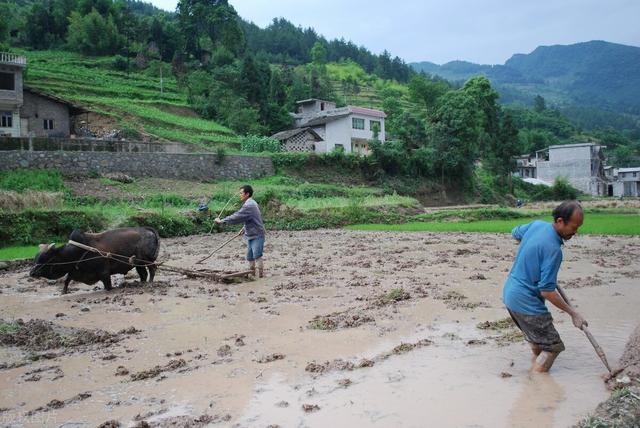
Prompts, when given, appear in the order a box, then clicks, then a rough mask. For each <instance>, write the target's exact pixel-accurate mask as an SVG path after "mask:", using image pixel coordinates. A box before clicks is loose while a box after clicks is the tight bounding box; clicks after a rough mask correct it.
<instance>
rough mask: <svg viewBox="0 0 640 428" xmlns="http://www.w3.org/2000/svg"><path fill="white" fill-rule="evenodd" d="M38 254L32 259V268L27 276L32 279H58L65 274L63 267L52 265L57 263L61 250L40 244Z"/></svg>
mask: <svg viewBox="0 0 640 428" xmlns="http://www.w3.org/2000/svg"><path fill="white" fill-rule="evenodd" d="M39 248H40V252H39V253H38V254H36V256H35V258H34V259H33V263H34V264H33V267H32V268H31V271H30V272H29V276H31V277H33V278H47V279H58V278H61V277H63V276H64V275H65V274H66V271H64V269H60V268H61V267H63V266H64V265H63V266H59V265H54V264H53V263H56V262H59V261H60V260H59V259H60V257H59V254H60V251H61V248H56V244H48V245H47V244H40V246H39Z"/></svg>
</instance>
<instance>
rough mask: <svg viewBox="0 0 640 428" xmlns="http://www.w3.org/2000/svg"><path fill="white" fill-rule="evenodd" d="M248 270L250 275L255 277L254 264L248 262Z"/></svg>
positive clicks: (253, 262)
mask: <svg viewBox="0 0 640 428" xmlns="http://www.w3.org/2000/svg"><path fill="white" fill-rule="evenodd" d="M249 270H250V271H251V275H253V276H256V262H255V261H251V262H249Z"/></svg>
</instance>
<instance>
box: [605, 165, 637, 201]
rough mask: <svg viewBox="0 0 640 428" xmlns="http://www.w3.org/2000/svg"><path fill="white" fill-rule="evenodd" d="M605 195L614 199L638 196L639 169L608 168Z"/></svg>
mask: <svg viewBox="0 0 640 428" xmlns="http://www.w3.org/2000/svg"><path fill="white" fill-rule="evenodd" d="M607 173H608V177H609V183H608V189H607V194H608V195H609V196H615V197H625V196H629V197H639V196H640V167H634V168H608V171H607Z"/></svg>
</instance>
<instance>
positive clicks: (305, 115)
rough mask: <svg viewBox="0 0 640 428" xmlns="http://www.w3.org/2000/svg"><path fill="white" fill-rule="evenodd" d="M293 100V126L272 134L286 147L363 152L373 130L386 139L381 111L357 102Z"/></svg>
mask: <svg viewBox="0 0 640 428" xmlns="http://www.w3.org/2000/svg"><path fill="white" fill-rule="evenodd" d="M296 104H297V106H298V111H297V113H294V114H292V116H293V119H294V128H293V129H289V130H286V131H282V132H278V133H277V134H274V135H272V137H271V138H274V139H276V140H278V141H280V142H281V143H282V146H283V148H284V149H285V150H288V151H312V152H317V153H326V152H330V151H332V150H335V149H339V150H344V151H345V152H346V153H360V154H364V155H366V154H369V141H370V140H372V139H373V138H374V135H375V134H376V132H377V138H378V140H380V141H382V142H384V140H385V127H384V119H385V118H386V114H385V113H384V112H383V111H380V110H374V109H369V108H365V107H357V106H346V107H338V108H337V107H336V104H335V103H334V102H331V101H325V100H319V99H315V98H312V99H308V100H302V101H298V102H297V103H296Z"/></svg>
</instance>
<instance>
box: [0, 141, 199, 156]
mask: <svg viewBox="0 0 640 428" xmlns="http://www.w3.org/2000/svg"><path fill="white" fill-rule="evenodd" d="M7 150H30V151H37V152H38V151H43V152H46V151H57V150H61V151H66V152H76V151H79V152H134V153H194V152H197V153H200V152H201V151H202V149H200V148H198V147H194V146H191V145H189V144H181V143H178V142H170V143H151V142H144V141H116V140H96V139H92V138H45V137H29V138H26V137H23V138H9V137H0V152H2V151H7Z"/></svg>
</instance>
